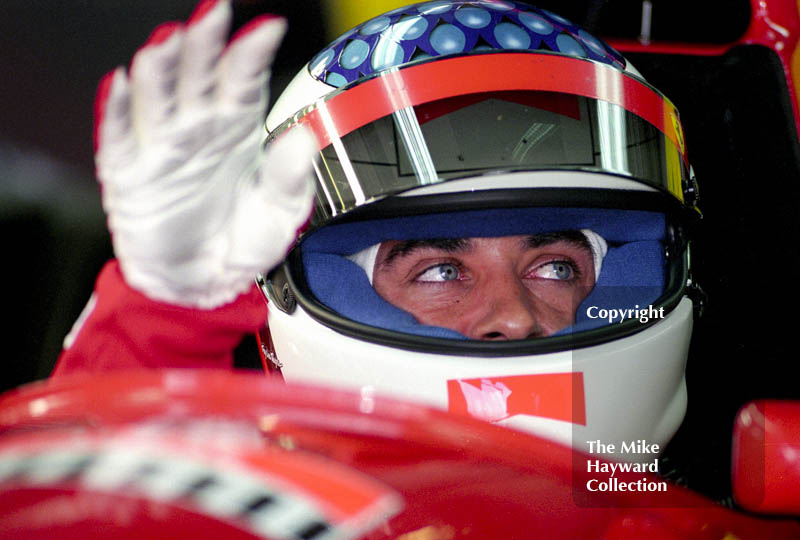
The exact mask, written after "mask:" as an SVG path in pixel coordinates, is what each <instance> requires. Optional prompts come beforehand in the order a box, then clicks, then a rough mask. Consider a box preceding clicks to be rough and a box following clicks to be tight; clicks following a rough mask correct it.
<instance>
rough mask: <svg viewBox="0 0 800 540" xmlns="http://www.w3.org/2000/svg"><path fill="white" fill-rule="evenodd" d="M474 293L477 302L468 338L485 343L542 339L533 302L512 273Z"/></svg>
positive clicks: (494, 280)
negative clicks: (532, 338) (529, 338)
mask: <svg viewBox="0 0 800 540" xmlns="http://www.w3.org/2000/svg"><path fill="white" fill-rule="evenodd" d="M476 292H479V294H478V295H476V296H477V297H478V298H479V299H480V300H478V305H476V306H475V310H476V313H475V316H474V317H472V318H473V320H474V321H475V323H474V324H473V325H472V326H471V327H470V329H469V330H468V335H467V337H469V338H471V339H479V340H484V341H505V340H512V339H525V338H528V337H543V335H544V333H543V331H542V328H541V326H540V325H539V324H538V322H537V315H536V305H535V303H534V302H535V301H534V300H532V299H531V298H530V297H529V295H528V291H527V290H526V288H525V285H524V284H523V283H522V282H521V281H520V279H519V278H518V277H517V276H516V275H515V274H514V273H513V272H508V273H504V275H503V276H496V277H495V278H494V279H490V280H487V281H486V282H485V283H484V284H483V286H482V287H481V290H480V291H476Z"/></svg>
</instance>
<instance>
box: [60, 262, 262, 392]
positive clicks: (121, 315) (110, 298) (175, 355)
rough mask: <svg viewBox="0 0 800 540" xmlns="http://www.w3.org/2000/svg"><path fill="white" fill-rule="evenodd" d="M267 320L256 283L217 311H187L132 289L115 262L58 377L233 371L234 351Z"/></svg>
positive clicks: (71, 338) (103, 275)
mask: <svg viewBox="0 0 800 540" xmlns="http://www.w3.org/2000/svg"><path fill="white" fill-rule="evenodd" d="M266 320H267V306H266V302H265V301H264V298H263V296H261V293H260V292H259V291H258V289H257V287H256V285H255V283H254V284H253V287H251V289H250V290H249V291H248V292H247V293H245V294H242V295H240V296H239V297H238V298H237V299H236V300H234V301H233V302H231V303H230V304H227V305H225V306H222V307H219V308H217V309H213V310H201V309H197V308H186V307H182V306H176V305H171V304H166V303H163V302H157V301H155V300H152V299H150V298H148V297H147V296H145V295H143V294H142V293H140V292H138V291H136V290H134V289H132V288H131V287H130V286H128V284H127V283H126V282H125V280H124V278H123V277H122V273H121V272H120V268H119V264H118V263H117V261H115V260H112V261H110V262H109V263H107V264H106V265H105V267H104V268H103V269H102V270H101V272H100V275H99V276H98V278H97V282H96V284H95V290H94V293H93V295H92V297H91V299H90V300H89V303H88V304H87V306H86V308H84V312H83V313H82V314H81V316H80V317H79V319H78V321H77V322H76V323H75V326H74V327H73V329H72V331H71V332H70V333H69V335H68V336H67V337H66V339H65V340H64V349H63V351H62V353H61V355H60V356H59V358H58V362H57V364H56V367H55V369H54V371H53V374H52V376H54V377H55V376H60V375H66V374H71V373H76V372H79V371H94V372H97V371H108V370H115V369H135V368H217V369H220V368H222V369H231V368H232V367H233V350H234V349H235V348H236V346H237V345H238V344H239V343H240V341H241V340H242V338H243V337H244V336H245V335H247V334H254V333H256V332H257V331H258V329H259V328H261V327H263V326H264V324H266Z"/></svg>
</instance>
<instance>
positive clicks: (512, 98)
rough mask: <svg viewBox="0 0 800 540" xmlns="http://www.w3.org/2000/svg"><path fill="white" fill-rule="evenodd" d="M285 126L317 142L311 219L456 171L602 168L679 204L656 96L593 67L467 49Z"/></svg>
mask: <svg viewBox="0 0 800 540" xmlns="http://www.w3.org/2000/svg"><path fill="white" fill-rule="evenodd" d="M465 73H469V74H470V78H469V79H467V78H465ZM555 74H557V75H555ZM297 122H299V123H307V124H308V125H310V126H311V128H312V129H313V130H314V131H315V133H316V135H317V137H318V139H319V140H320V141H322V143H321V145H322V148H321V151H320V159H319V161H318V162H317V164H316V173H317V188H318V189H317V195H318V205H317V215H316V218H317V220H318V221H326V220H327V219H330V218H331V217H335V216H338V215H341V214H343V213H346V212H348V211H350V210H352V209H354V208H356V207H358V206H361V205H363V204H366V203H370V202H374V201H376V200H379V199H380V198H383V197H385V196H387V195H391V194H395V193H399V192H403V191H406V190H409V189H413V188H416V187H419V186H426V185H431V184H436V183H441V182H446V181H448V180H452V179H457V178H464V177H473V176H485V177H486V188H487V189H491V188H492V187H493V186H492V182H491V176H492V175H493V174H494V173H497V172H506V171H509V172H510V171H521V170H543V169H544V170H547V169H571V170H576V169H579V170H588V171H593V172H605V173H612V174H614V175H621V176H624V177H628V178H631V179H633V180H637V181H639V182H641V183H644V184H646V185H649V186H652V187H655V188H657V189H660V190H662V191H664V192H667V193H670V194H672V195H673V196H674V197H675V198H676V199H678V200H679V201H680V202H683V185H684V183H685V182H686V181H687V180H688V176H689V175H688V168H687V162H686V156H685V154H684V149H683V138H682V130H681V127H680V122H679V120H678V117H677V112H676V111H675V108H674V107H673V106H672V104H671V103H670V102H669V101H668V100H667V99H666V98H664V97H663V96H661V94H658V93H657V92H656V91H655V90H653V89H652V88H651V87H649V86H648V85H646V84H645V83H643V82H642V81H640V80H638V79H635V78H633V77H631V76H629V75H627V74H625V73H623V72H621V71H618V70H616V69H613V68H610V67H609V66H606V65H604V64H597V63H594V62H590V61H586V60H580V59H575V58H570V57H562V56H558V55H543V54H524V53H519V54H485V55H473V56H468V57H456V58H451V59H444V60H442V59H440V60H437V61H436V62H429V63H422V64H418V65H412V66H409V67H406V68H403V69H399V70H395V71H388V72H385V73H383V74H381V75H377V76H375V77H373V78H370V79H367V80H365V81H363V82H361V83H358V84H355V85H354V86H351V87H347V88H344V89H342V90H341V91H339V92H338V93H334V94H332V95H331V96H330V97H328V98H327V99H326V100H324V101H320V102H318V103H317V104H315V105H314V106H313V107H312V108H310V109H309V110H307V111H305V112H304V114H302V115H300V116H299V117H298V118H297ZM287 127H291V125H286V126H284V129H286V128H287ZM281 131H282V130H278V131H277V132H276V134H273V136H275V135H277V133H280V132H281Z"/></svg>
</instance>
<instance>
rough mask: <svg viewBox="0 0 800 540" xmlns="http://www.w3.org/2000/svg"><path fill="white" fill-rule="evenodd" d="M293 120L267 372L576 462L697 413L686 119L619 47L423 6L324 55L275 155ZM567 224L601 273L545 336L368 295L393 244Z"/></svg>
mask: <svg viewBox="0 0 800 540" xmlns="http://www.w3.org/2000/svg"><path fill="white" fill-rule="evenodd" d="M301 125H302V126H306V128H308V129H311V130H312V131H313V132H314V134H315V135H316V137H317V139H318V141H319V146H320V150H319V154H318V158H317V160H316V161H315V164H314V171H315V176H316V178H315V183H316V187H317V192H316V204H315V209H314V213H313V216H312V217H311V219H310V222H309V224H308V226H307V227H306V229H305V230H304V231H303V232H302V234H301V235H300V237H299V239H298V241H297V243H296V244H295V246H294V247H293V249H292V250H291V251H290V252H289V254H288V256H287V258H286V261H285V262H284V263H283V264H282V265H280V266H279V267H277V268H275V269H273V270H272V271H271V272H270V274H269V275H267V276H264V277H260V278H259V283H260V284H261V286H262V289H263V291H264V292H265V295H266V297H267V301H268V303H269V304H270V309H269V318H268V330H266V331H265V333H263V334H262V335H261V348H262V353H263V355H264V359H265V365H267V367H270V368H271V369H280V371H281V373H282V375H283V376H284V378H285V379H286V380H287V381H288V382H292V381H298V380H301V381H305V382H312V383H321V384H327V385H333V386H344V387H347V388H355V389H358V390H360V391H361V392H362V393H363V394H364V395H365V396H370V395H372V394H381V395H389V396H393V397H400V398H405V399H412V400H415V401H419V402H423V403H426V404H429V405H433V406H438V407H442V408H445V409H448V410H450V411H453V412H456V413H464V414H469V415H472V416H475V417H478V418H483V419H485V420H489V421H492V422H496V423H499V424H501V425H507V426H509V427H513V428H517V429H521V430H526V431H532V432H534V433H537V434H539V435H542V436H545V437H547V438H551V439H554V440H557V441H560V442H563V443H566V444H572V445H574V446H576V447H578V448H582V449H584V450H586V449H587V448H588V444H589V442H590V441H601V442H603V443H604V444H616V445H617V448H619V447H620V446H619V445H621V444H623V443H624V444H626V445H630V444H631V443H633V442H634V441H645V442H646V444H649V445H658V446H657V448H660V449H663V447H664V445H665V444H666V443H667V442H668V441H669V439H670V438H671V437H672V435H673V434H674V433H675V431H676V430H677V428H678V426H679V425H680V423H681V421H682V419H683V416H684V414H685V410H686V402H687V397H686V386H685V377H684V373H685V363H686V357H687V352H688V346H689V340H690V336H691V330H692V323H693V317H694V315H695V313H696V312H697V311H698V307H699V303H698V301H697V299H698V298H699V297H700V295H699V294H694V292H695V291H697V290H699V289H698V288H697V287H696V286H695V285H694V283H693V282H692V280H691V276H690V268H689V266H690V265H689V237H690V233H691V229H692V228H693V227H694V224H695V223H696V222H697V221H698V219H699V218H700V212H699V210H698V209H697V207H696V202H697V185H696V182H695V180H694V176H693V174H691V172H690V171H691V169H690V166H689V163H688V160H687V154H686V149H685V144H684V137H683V131H682V127H681V123H680V118H679V116H678V112H677V110H676V109H675V107H674V106H673V104H672V103H671V102H670V101H669V100H668V99H667V98H666V97H665V96H664V95H662V94H661V93H660V92H659V91H658V90H656V89H655V88H653V87H652V86H650V85H649V84H648V83H647V82H646V81H645V80H644V79H643V78H642V77H641V75H640V74H639V73H638V72H637V71H636V70H635V69H633V68H632V67H631V66H630V65H629V64H628V63H627V62H626V60H625V59H624V58H623V57H622V56H621V55H620V54H619V53H618V52H616V51H615V50H614V49H612V48H611V47H609V46H608V45H607V44H605V43H604V42H603V41H601V40H599V39H597V38H595V37H593V36H592V35H591V34H589V33H588V32H586V31H585V30H584V29H582V28H580V27H578V26H576V25H574V24H573V23H571V22H569V21H567V20H565V19H563V18H561V17H559V16H557V15H555V14H553V13H550V12H548V11H546V10H543V9H538V8H536V7H533V6H529V5H526V4H523V3H520V2H511V1H504V0H478V1H460V0H446V1H433V2H425V3H419V4H414V5H411V6H408V7H403V8H400V9H395V10H393V11H390V12H388V13H386V14H384V15H381V16H378V17H375V18H373V19H371V20H369V21H366V22H364V23H363V24H361V25H359V26H357V27H355V28H353V29H352V30H350V31H349V32H347V33H345V34H344V35H342V36H341V37H339V38H338V39H336V40H335V41H334V42H332V43H331V44H330V45H328V46H327V47H326V48H325V49H324V50H322V51H321V52H319V53H318V54H317V55H316V56H315V57H314V58H312V60H311V61H310V62H309V63H308V64H307V65H306V66H305V67H304V68H303V69H302V70H301V71H300V72H299V73H298V74H297V76H296V77H295V78H294V79H293V80H292V81H291V83H290V84H289V85H288V86H287V88H286V90H285V91H284V93H283V94H282V95H281V96H280V97H279V98H278V99H277V101H276V103H275V105H274V107H273V109H272V110H271V112H270V114H269V116H268V117H267V121H266V127H267V131H268V138H267V144H269V142H270V141H271V140H274V139H276V138H278V137H280V136H282V135H283V134H285V133H286V132H287V131H289V130H292V129H295V128H297V126H301ZM563 231H581V232H583V234H585V235H586V238H587V239H588V244H590V246H591V249H592V256H593V260H594V263H595V264H594V268H595V271H596V282H595V284H594V287H593V288H592V290H591V292H590V293H589V294H588V295H587V296H586V297H585V298H584V299H583V300H582V301H581V302H580V305H579V306H578V309H577V311H576V313H575V318H574V321H573V322H572V324H571V325H569V326H568V327H567V328H563V329H561V330H559V331H558V332H555V333H552V334H551V335H548V336H545V337H537V338H526V339H508V340H483V339H470V338H468V337H467V336H465V335H463V334H460V333H459V332H457V331H455V330H454V329H453V326H452V325H443V326H433V325H429V324H422V323H420V322H419V321H418V320H417V318H416V317H415V316H414V315H412V314H411V313H409V312H407V311H405V310H403V309H400V308H398V307H397V306H395V305H392V304H391V303H389V302H387V301H386V300H384V299H383V298H382V297H381V296H380V295H379V294H377V293H376V291H375V289H374V288H373V286H372V276H371V269H372V268H373V266H372V265H374V260H375V254H374V252H375V249H376V246H380V245H381V243H383V242H386V241H403V242H412V241H421V240H425V239H433V238H435V239H463V238H497V237H506V236H513V235H539V234H549V233H555V232H563ZM628 448H629V449H630V448H631V447H630V446H628ZM648 448H652V446H650V447H648ZM614 457H617V458H621V459H630V460H633V459H637V458H640V457H648V456H642V455H638V454H637V453H636V452H634V451H631V453H630V455H627V456H619V455H617V456H614Z"/></svg>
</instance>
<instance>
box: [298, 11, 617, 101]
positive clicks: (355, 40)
mask: <svg viewBox="0 0 800 540" xmlns="http://www.w3.org/2000/svg"><path fill="white" fill-rule="evenodd" d="M503 50H515V51H520V50H527V51H552V52H557V53H561V54H567V55H571V56H579V57H581V58H588V59H591V60H596V61H598V62H603V63H605V64H609V65H612V66H616V67H618V68H624V67H625V60H624V59H623V58H622V56H621V55H620V54H619V53H618V52H617V51H615V50H614V49H612V48H611V47H609V46H608V45H606V44H605V43H604V42H602V41H601V40H599V39H597V38H595V37H594V36H592V35H591V34H589V33H588V32H586V31H585V30H583V29H582V28H580V27H578V26H576V25H574V24H572V23H571V22H569V21H568V20H566V19H564V18H562V17H559V16H558V15H555V14H553V13H550V12H549V11H546V10H543V9H538V8H535V7H533V6H530V5H528V4H523V3H521V2H512V1H506V0H472V1H466V0H436V1H433V2H424V3H420V4H414V5H411V6H407V7H404V8H399V9H395V10H393V11H390V12H389V13H386V14H384V15H381V16H379V17H375V18H374V19H371V20H369V21H367V22H365V23H363V24H361V25H359V26H358V27H356V28H354V29H353V30H351V31H349V32H348V33H346V34H345V35H344V36H342V37H340V38H339V39H337V40H336V41H334V42H333V43H331V44H330V45H328V47H326V48H325V49H323V50H322V51H321V52H320V53H318V54H317V55H316V56H315V57H314V58H313V59H312V61H311V62H310V63H309V71H310V73H311V75H312V76H313V77H314V78H315V79H318V80H320V81H323V82H325V83H327V84H329V85H331V86H334V87H337V88H338V87H342V86H345V85H347V84H349V83H352V82H354V81H357V80H359V79H361V78H362V77H368V76H370V75H373V74H374V73H377V72H380V71H383V70H385V69H388V68H391V67H398V66H403V65H406V64H408V63H411V62H415V61H419V60H422V59H427V58H432V57H438V56H444V55H451V54H469V53H473V52H475V53H482V52H485V51H503Z"/></svg>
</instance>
